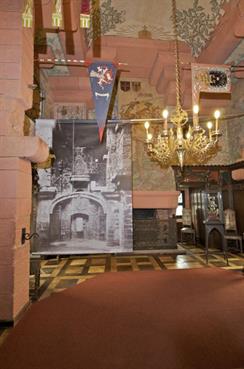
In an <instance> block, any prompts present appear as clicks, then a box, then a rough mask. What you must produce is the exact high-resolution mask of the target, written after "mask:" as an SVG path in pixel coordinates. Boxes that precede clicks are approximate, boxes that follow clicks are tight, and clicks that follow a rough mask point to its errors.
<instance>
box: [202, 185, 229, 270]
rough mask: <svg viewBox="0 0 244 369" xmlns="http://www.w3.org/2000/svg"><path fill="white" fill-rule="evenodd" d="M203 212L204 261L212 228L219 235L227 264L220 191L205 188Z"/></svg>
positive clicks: (207, 253)
mask: <svg viewBox="0 0 244 369" xmlns="http://www.w3.org/2000/svg"><path fill="white" fill-rule="evenodd" d="M204 212H205V221H204V225H205V256H206V263H207V264H208V255H209V235H210V233H211V232H212V231H213V230H216V231H217V232H219V234H220V235H221V238H222V248H223V253H224V258H225V260H226V263H227V265H229V262H228V255H227V243H226V239H225V227H224V221H223V202H222V195H221V192H220V191H217V190H206V192H205V194H204Z"/></svg>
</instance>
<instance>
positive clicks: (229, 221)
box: [224, 209, 243, 253]
mask: <svg viewBox="0 0 244 369" xmlns="http://www.w3.org/2000/svg"><path fill="white" fill-rule="evenodd" d="M224 220H225V235H224V238H225V240H226V242H227V245H228V241H235V243H236V247H237V249H239V250H240V252H241V253H242V252H243V247H242V236H241V235H240V234H238V232H237V226H236V215H235V211H234V210H233V209H226V210H225V211H224Z"/></svg>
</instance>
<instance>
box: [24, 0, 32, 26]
mask: <svg viewBox="0 0 244 369" xmlns="http://www.w3.org/2000/svg"><path fill="white" fill-rule="evenodd" d="M22 21H23V27H25V28H31V27H32V24H33V0H26V2H25V6H24V11H23V14H22Z"/></svg>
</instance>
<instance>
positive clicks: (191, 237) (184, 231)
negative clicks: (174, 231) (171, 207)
mask: <svg viewBox="0 0 244 369" xmlns="http://www.w3.org/2000/svg"><path fill="white" fill-rule="evenodd" d="M182 225H183V227H182V228H181V230H180V235H181V243H183V242H186V241H187V242H188V241H190V242H193V243H194V245H195V244H196V234H195V229H194V228H192V216H191V209H183V212H182Z"/></svg>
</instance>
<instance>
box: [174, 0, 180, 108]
mask: <svg viewBox="0 0 244 369" xmlns="http://www.w3.org/2000/svg"><path fill="white" fill-rule="evenodd" d="M172 20H173V31H174V41H175V61H176V63H175V77H176V110H178V111H180V110H182V107H181V75H180V74H181V73H180V57H179V42H178V29H177V16H176V0H172Z"/></svg>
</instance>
